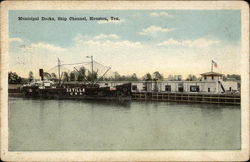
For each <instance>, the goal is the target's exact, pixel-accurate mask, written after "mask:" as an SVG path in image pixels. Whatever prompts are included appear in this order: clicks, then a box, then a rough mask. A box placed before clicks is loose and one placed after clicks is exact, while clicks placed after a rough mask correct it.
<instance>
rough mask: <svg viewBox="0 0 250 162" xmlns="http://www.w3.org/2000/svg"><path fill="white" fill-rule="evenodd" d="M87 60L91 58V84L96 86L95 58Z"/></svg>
mask: <svg viewBox="0 0 250 162" xmlns="http://www.w3.org/2000/svg"><path fill="white" fill-rule="evenodd" d="M87 58H91V83H92V85H94V73H93V72H94V60H93V56H87Z"/></svg>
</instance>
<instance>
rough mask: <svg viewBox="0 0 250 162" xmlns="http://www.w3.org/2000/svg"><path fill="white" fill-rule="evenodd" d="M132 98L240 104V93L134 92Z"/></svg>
mask: <svg viewBox="0 0 250 162" xmlns="http://www.w3.org/2000/svg"><path fill="white" fill-rule="evenodd" d="M132 100H141V101H166V102H185V103H211V104H227V105H240V101H241V99H240V95H239V94H208V93H207V94H205V93H177V92H176V93H164V92H132Z"/></svg>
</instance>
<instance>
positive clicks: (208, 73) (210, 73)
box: [201, 71, 223, 76]
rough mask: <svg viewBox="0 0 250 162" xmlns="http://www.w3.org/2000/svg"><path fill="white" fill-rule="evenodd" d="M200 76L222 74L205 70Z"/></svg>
mask: <svg viewBox="0 0 250 162" xmlns="http://www.w3.org/2000/svg"><path fill="white" fill-rule="evenodd" d="M201 75H202V76H222V75H223V74H220V73H216V72H212V71H211V72H207V73H202V74H201Z"/></svg>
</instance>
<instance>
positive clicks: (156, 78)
mask: <svg viewBox="0 0 250 162" xmlns="http://www.w3.org/2000/svg"><path fill="white" fill-rule="evenodd" d="M153 79H154V80H163V79H164V77H163V75H162V74H160V72H159V71H156V72H154V73H153Z"/></svg>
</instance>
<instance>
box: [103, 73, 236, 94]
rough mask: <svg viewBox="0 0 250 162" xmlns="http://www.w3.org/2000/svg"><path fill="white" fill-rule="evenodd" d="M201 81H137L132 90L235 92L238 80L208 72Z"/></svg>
mask: <svg viewBox="0 0 250 162" xmlns="http://www.w3.org/2000/svg"><path fill="white" fill-rule="evenodd" d="M201 76H202V79H201V81H137V82H136V81H135V82H132V92H141V91H145V92H183V93H185V92H188V93H228V92H230V93H235V92H238V86H237V82H236V81H223V80H222V76H223V75H222V74H220V73H216V72H207V73H203V74H201ZM123 83H124V82H101V84H100V85H101V86H102V87H103V86H111V87H112V86H116V85H120V84H123Z"/></svg>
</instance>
